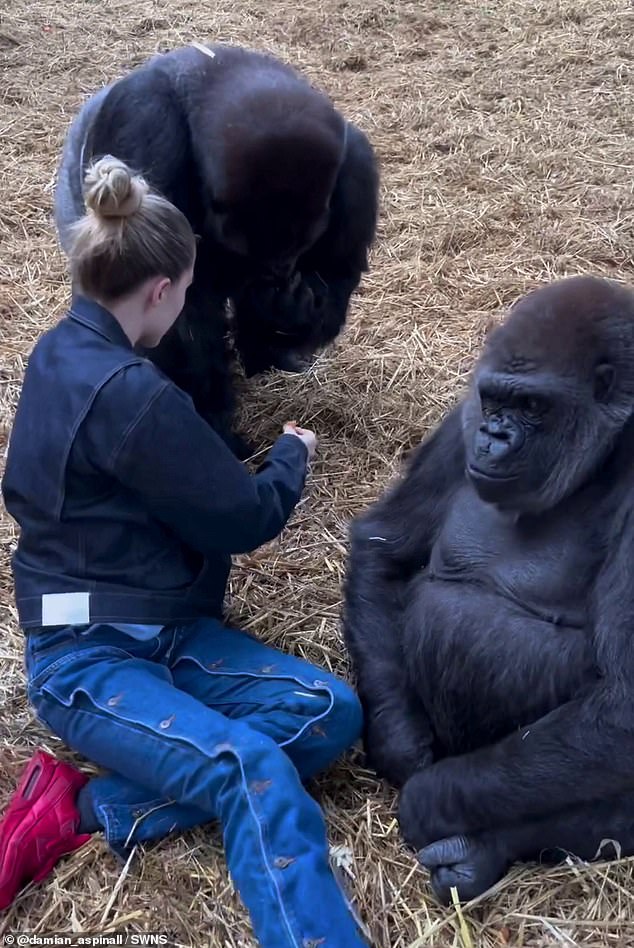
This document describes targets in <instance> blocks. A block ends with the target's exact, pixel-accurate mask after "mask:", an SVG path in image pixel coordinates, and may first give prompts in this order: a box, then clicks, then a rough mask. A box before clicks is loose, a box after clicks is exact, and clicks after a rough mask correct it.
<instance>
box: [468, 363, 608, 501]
mask: <svg viewBox="0 0 634 948" xmlns="http://www.w3.org/2000/svg"><path fill="white" fill-rule="evenodd" d="M591 408H592V406H591V402H590V401H589V399H588V398H584V393H583V391H579V390H576V391H575V390H573V391H567V390H565V389H563V387H562V386H561V384H559V380H558V379H556V378H553V377H551V376H549V374H548V373H545V372H534V373H530V374H529V375H524V374H522V375H509V374H507V373H505V372H501V371H496V370H495V369H489V368H483V369H482V370H481V371H479V372H478V373H477V375H476V378H475V386H474V391H473V394H472V396H471V398H470V399H469V400H468V401H467V403H466V404H465V408H464V413H463V424H464V433H465V447H466V455H467V476H468V477H469V479H470V480H471V482H472V483H473V485H474V487H475V488H476V490H477V492H478V494H479V495H480V497H481V498H482V499H483V500H484V501H487V502H488V503H493V504H496V505H497V506H499V507H501V508H509V509H515V510H531V509H532V510H538V509H542V508H543V507H544V506H549V505H550V504H551V503H552V502H553V501H556V500H557V499H559V496H558V495H559V494H560V492H561V490H560V489H559V490H556V491H555V496H553V490H552V482H553V481H556V482H558V481H559V479H560V469H561V471H565V470H567V469H568V465H569V460H568V455H569V452H570V451H573V450H575V445H574V444H573V442H572V441H571V439H570V437H569V434H570V431H571V423H572V426H573V427H574V424H575V422H574V419H575V417H578V414H579V413H584V414H586V415H588V414H589V413H590V412H591ZM562 454H563V455H564V457H562Z"/></svg>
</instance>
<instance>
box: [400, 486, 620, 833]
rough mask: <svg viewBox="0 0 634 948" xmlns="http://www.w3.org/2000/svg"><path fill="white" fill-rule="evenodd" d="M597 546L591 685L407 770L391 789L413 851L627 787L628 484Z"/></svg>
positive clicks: (584, 802) (517, 822)
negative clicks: (490, 739) (504, 731)
mask: <svg viewBox="0 0 634 948" xmlns="http://www.w3.org/2000/svg"><path fill="white" fill-rule="evenodd" d="M597 516H601V514H600V512H597ZM607 549H608V555H607V557H606V560H605V562H604V565H603V568H602V569H601V571H600V573H599V575H598V577H597V581H596V586H595V589H594V596H593V610H592V612H593V616H592V617H591V621H592V620H593V625H594V643H595V649H596V656H597V665H598V669H599V673H600V677H599V680H598V682H597V684H596V685H591V686H590V687H588V688H586V689H585V690H584V691H583V692H582V693H581V694H579V696H578V697H577V698H575V699H574V700H572V701H569V702H567V703H566V704H564V705H561V706H560V707H559V708H557V709H555V710H554V711H551V712H550V713H549V714H547V715H545V716H544V717H543V718H540V719H539V720H538V721H536V722H535V723H533V724H530V725H528V726H527V727H526V728H523V729H522V730H521V731H517V732H515V733H513V734H512V735H510V736H509V737H506V738H504V739H503V740H501V741H499V742H498V743H497V744H493V745H490V746H489V747H484V748H482V749H479V750H476V751H474V752H471V753H468V754H464V755H461V756H458V757H450V758H447V759H445V760H442V761H439V762H438V763H436V764H434V765H433V766H432V767H430V768H428V769H427V770H426V771H425V772H421V773H418V774H415V775H414V776H413V778H412V779H411V780H410V781H408V783H407V784H406V785H405V787H404V788H403V792H402V794H401V805H400V820H401V829H402V832H403V835H404V836H405V838H406V839H407V840H408V842H410V843H411V844H412V845H414V847H415V848H416V849H420V848H421V847H422V846H426V845H427V844H429V843H432V842H435V841H437V840H440V839H445V838H448V837H451V836H455V835H461V834H471V833H477V832H480V831H486V830H489V829H497V828H501V827H514V826H515V827H521V826H522V825H524V824H526V823H528V821H531V820H536V819H540V818H543V817H548V816H549V815H551V814H554V813H556V812H558V811H561V810H568V809H569V808H572V807H575V806H583V805H587V804H592V803H593V802H596V801H599V800H601V799H605V798H609V797H616V796H617V795H618V794H621V793H624V792H631V791H632V789H633V788H634V710H633V701H632V697H633V692H634V635H633V631H634V583H633V581H632V580H633V578H634V577H633V572H632V550H633V549H634V492H631V491H630V492H629V495H628V496H627V498H626V500H625V501H624V503H623V506H622V508H621V509H620V511H619V512H618V513H617V515H616V517H615V526H614V527H613V529H612V531H611V537H610V540H609V541H608V546H607Z"/></svg>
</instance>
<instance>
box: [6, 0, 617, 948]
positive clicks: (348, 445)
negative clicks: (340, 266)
mask: <svg viewBox="0 0 634 948" xmlns="http://www.w3.org/2000/svg"><path fill="white" fill-rule="evenodd" d="M191 40H198V41H203V42H204V41H209V40H220V41H226V42H238V43H245V44H248V45H250V46H254V47H258V48H263V49H268V50H270V51H273V52H275V53H277V54H278V55H281V56H282V57H284V58H286V59H288V60H290V61H293V62H295V63H296V64H297V65H299V66H300V67H302V68H303V69H305V70H306V72H307V73H308V74H309V75H310V76H311V77H312V78H313V79H314V80H315V81H316V82H317V83H319V84H320V85H321V86H323V87H324V88H325V89H326V90H327V91H328V92H329V93H330V94H331V95H332V97H333V98H334V100H335V102H336V103H337V105H338V106H339V107H340V108H342V109H343V110H344V111H345V113H346V114H347V115H348V116H349V117H350V118H351V119H353V120H354V121H356V122H358V123H359V124H360V125H361V126H362V127H363V128H364V129H365V130H366V131H367V132H368V133H369V135H370V136H371V138H372V140H373V142H374V144H375V146H376V148H377V151H378V153H379V156H380V161H381V168H382V194H381V199H382V209H381V224H380V234H379V238H378V241H377V244H376V247H375V250H374V253H373V257H372V271H371V273H370V274H369V275H368V276H367V277H366V278H365V279H364V281H363V285H362V288H361V290H360V292H359V293H358V294H357V295H356V296H355V298H354V305H353V310H352V313H351V318H350V322H349V326H348V328H347V330H346V332H345V334H344V336H343V337H342V338H341V340H340V341H339V343H338V344H337V345H336V346H335V347H334V348H333V349H332V350H331V351H329V352H328V353H326V354H325V355H323V356H322V357H320V359H319V360H318V361H317V363H316V364H315V366H314V368H313V370H312V371H311V372H310V373H309V374H307V375H306V376H303V377H291V376H284V375H277V376H275V377H273V376H269V377H264V378H260V379H257V380H252V381H250V382H249V383H243V384H242V389H243V394H242V399H243V401H242V404H243V424H244V428H245V430H248V432H249V433H250V434H251V435H252V436H254V437H255V439H256V441H257V443H258V445H259V449H260V450H262V451H263V450H265V449H266V447H267V446H268V445H269V444H270V443H271V441H272V439H273V438H274V437H275V436H276V434H277V432H278V430H279V429H280V427H281V425H282V423H283V422H284V421H285V420H287V419H288V418H297V420H298V422H299V423H300V424H303V425H306V426H309V427H314V428H315V429H316V431H317V432H318V435H319V437H320V453H319V458H318V460H317V462H316V464H315V466H314V471H313V474H312V476H311V478H310V483H309V488H308V492H307V496H306V499H305V501H304V502H303V503H302V505H301V506H300V508H299V510H298V511H297V514H296V516H295V517H294V519H293V522H292V524H291V525H290V526H289V528H288V529H287V530H286V531H285V533H284V535H283V536H282V538H281V539H280V540H279V541H276V542H274V543H273V544H271V545H270V546H269V547H267V548H266V549H264V550H261V551H259V552H257V553H255V554H254V555H252V556H248V557H243V558H242V559H241V561H240V562H239V563H238V565H237V568H236V571H235V574H234V578H233V581H232V590H231V591H232V597H233V599H232V614H233V617H234V618H235V619H236V621H240V622H241V623H242V624H243V625H244V626H245V627H247V628H249V629H251V630H253V631H255V632H257V633H258V634H259V635H261V636H262V637H263V639H265V640H266V641H267V642H270V643H274V644H276V645H278V646H279V647H281V648H284V649H288V650H290V651H292V652H294V653H296V654H299V655H302V656H305V657H306V658H308V659H310V660H312V661H315V662H318V663H323V664H325V665H327V666H328V667H329V668H331V669H333V670H335V671H336V672H338V673H341V674H343V675H347V674H348V668H347V664H346V658H345V654H344V651H343V648H342V644H341V636H340V631H339V627H338V613H339V606H340V596H341V593H340V583H341V579H342V574H343V569H344V557H345V542H346V523H347V521H348V520H349V518H350V516H351V515H353V514H354V513H355V512H357V511H359V510H361V509H362V508H363V507H364V506H365V505H366V504H367V503H369V502H370V501H372V500H373V499H374V498H375V497H376V496H377V494H378V493H379V491H380V490H381V489H382V488H383V487H384V485H385V484H386V483H387V482H388V480H389V478H390V477H392V476H393V475H394V474H395V473H396V472H397V471H398V468H399V464H400V463H401V460H402V458H403V455H404V453H405V452H406V451H407V450H409V449H410V448H411V447H412V446H413V445H414V444H416V443H417V442H418V441H419V440H420V438H421V437H422V436H423V435H424V434H425V433H426V432H427V431H428V430H429V428H430V426H432V425H433V424H435V422H436V421H437V420H438V419H439V418H440V417H441V415H442V414H443V412H444V411H445V410H446V409H447V407H448V406H450V405H451V404H452V403H453V401H454V399H455V398H456V397H457V395H459V393H460V390H461V387H462V386H463V384H464V380H465V377H466V373H467V372H468V371H469V369H470V367H471V365H472V362H473V359H474V356H475V354H476V353H477V350H478V346H479V344H480V341H481V339H482V334H483V332H484V331H485V329H486V326H487V324H488V323H489V321H490V320H492V319H497V318H498V317H499V316H500V315H501V314H502V313H503V311H504V308H505V307H506V306H507V305H508V304H509V303H510V302H511V301H513V300H514V299H516V298H517V297H518V296H519V295H520V294H522V293H524V292H525V291H526V290H528V289H529V288H531V287H533V286H536V285H538V284H539V283H541V282H543V281H545V280H548V279H550V278H552V277H555V276H562V275H566V274H572V273H586V272H592V273H597V274H603V275H609V276H613V277H617V278H620V279H624V280H629V281H632V279H633V276H634V274H633V271H634V195H633V187H632V181H633V180H634V175H633V172H634V157H633V155H634V152H633V149H632V118H633V105H634V99H633V95H632V82H633V76H634V61H633V60H634V10H633V8H632V5H631V3H630V2H629V0H614V2H610V0H576V2H575V3H573V2H559V0H544V2H537V0H488V2H486V0H483V2H473V0H464V2H462V3H459V2H457V0H436V2H434V3H433V4H432V3H429V2H426V0H373V2H372V3H367V2H364V0H321V2H320V3H319V4H311V3H308V2H306V0H296V2H290V0H249V2H246V0H231V2H228V0H216V2H214V3H210V2H205V0H198V2H196V3H194V2H192V0H169V2H158V0H156V2H152V0H136V2H133V0H111V2H110V3H108V4H102V3H97V2H94V0H66V2H65V3H54V2H53V0H29V2H28V3H27V0H4V3H3V4H2V9H1V11H0V68H1V69H2V76H1V78H0V140H1V141H2V148H1V150H0V425H1V427H0V436H1V438H2V445H0V447H1V448H2V451H4V447H5V445H6V439H7V436H8V432H9V430H10V424H11V418H12V412H13V409H14V407H15V403H16V399H17V396H18V392H19V386H20V381H21V376H22V372H23V369H24V362H25V357H26V356H27V355H28V352H29V350H30V348H31V346H32V345H33V343H34V342H35V340H36V338H37V336H38V335H39V333H40V332H42V331H43V330H44V329H45V328H46V327H47V326H49V325H51V323H52V322H54V321H55V320H56V319H57V318H58V317H59V316H60V315H61V314H62V312H63V310H64V306H65V304H66V301H67V299H68V283H67V279H66V276H65V271H64V264H63V260H62V258H61V256H60V254H59V252H58V249H57V245H56V241H55V237H54V233H53V228H52V223H51V201H52V192H51V187H52V183H53V176H54V172H55V165H56V161H57V155H58V151H59V148H60V145H61V141H62V137H63V134H64V132H65V129H66V127H67V124H68V122H69V121H70V118H71V116H72V114H73V112H74V110H75V109H76V108H77V106H78V104H79V103H80V101H81V100H82V98H83V97H84V96H85V95H87V94H89V93H90V92H92V91H94V90H95V89H96V88H97V87H98V86H99V85H100V84H102V83H104V82H106V81H110V80H111V79H112V78H113V77H115V76H117V75H120V74H122V73H123V72H124V71H125V70H127V69H128V68H129V67H131V66H132V65H134V64H137V63H139V62H141V61H142V60H143V59H144V58H145V57H147V56H148V55H149V54H150V53H153V52H154V51H156V50H159V49H160V50H166V49H168V48H170V47H172V46H174V45H178V44H182V43H186V42H189V41H191ZM14 540H15V532H14V528H13V525H12V524H11V522H9V520H8V518H6V516H5V517H4V519H2V521H1V523H0V587H1V593H0V706H1V709H2V712H1V715H0V742H1V750H0V805H3V804H4V801H5V800H6V798H7V796H8V795H9V793H10V791H11V790H12V789H13V787H14V785H15V781H16V778H17V775H18V773H19V771H20V769H21V767H22V766H23V764H24V763H25V762H26V760H27V759H28V757H29V756H30V754H31V753H32V750H33V748H34V747H35V746H38V745H39V746H44V747H45V748H47V749H49V750H51V751H52V752H54V753H60V754H62V755H64V756H66V757H68V758H69V759H73V756H72V755H71V754H70V753H69V752H68V750H67V749H65V748H64V747H62V746H61V745H60V743H59V742H58V741H56V739H54V738H52V737H51V736H50V735H48V734H47V733H46V732H45V731H44V730H43V729H42V728H41V727H40V726H39V725H38V724H37V723H36V722H35V721H34V720H33V717H32V715H31V713H30V711H29V709H28V707H27V705H26V702H25V697H24V688H23V678H22V638H21V635H20V633H19V632H18V630H17V626H16V615H15V610H14V607H13V604H12V592H11V577H10V569H9V557H10V554H11V551H12V548H13V544H14ZM84 766H85V765H84ZM314 792H315V793H316V794H317V796H318V798H319V799H320V801H321V803H322V805H323V807H324V810H325V813H326V817H327V820H328V825H329V832H330V838H331V842H332V845H333V847H336V848H335V850H334V853H335V855H336V856H337V858H338V859H339V862H341V863H342V864H344V865H345V867H347V869H348V872H346V875H347V878H348V879H349V883H350V889H351V893H352V894H353V896H354V898H355V901H356V904H357V906H358V908H359V910H360V912H361V914H362V916H363V918H364V919H365V921H366V922H367V924H368V926H369V928H370V930H371V933H372V940H373V944H374V945H376V946H378V948H414V946H436V948H445V946H463V948H469V946H474V948H476V946H478V948H479V946H482V948H493V946H496V948H499V946H504V945H512V946H526V948H529V946H530V948H537V946H550V945H580V946H581V945H583V946H593V948H595V946H606V948H607V946H610V948H616V946H623V948H624V946H629V945H632V944H634V897H633V886H632V867H633V863H632V861H631V860H625V861H623V862H622V863H620V864H618V865H614V864H612V865H608V864H600V865H594V866H592V867H588V866H584V865H573V864H570V865H567V866H563V867H561V868H558V869H555V870H550V871H544V870H536V869H533V868H522V869H518V870H514V871H513V873H512V874H511V875H510V876H508V877H507V878H506V879H505V880H504V881H503V882H502V884H501V885H500V886H499V890H498V891H497V892H496V893H495V894H494V895H493V896H489V897H488V898H487V899H486V900H484V901H481V902H480V903H479V904H472V905H470V906H466V907H463V908H462V909H451V910H441V909H439V907H438V906H437V905H436V904H435V903H434V901H433V899H432V898H431V895H430V891H429V889H428V885H427V878H426V874H425V873H424V872H423V871H422V870H420V869H418V868H417V867H416V865H415V863H414V861H413V859H412V858H411V856H410V855H409V854H408V853H407V852H406V851H405V850H404V848H403V846H402V844H401V842H400V840H399V834H398V828H397V825H396V821H395V818H394V797H393V794H392V793H391V792H390V791H389V790H388V789H386V788H385V787H383V786H381V785H380V784H379V783H378V782H377V781H376V780H375V779H373V777H372V775H371V774H370V773H368V772H367V771H364V769H363V762H362V760H361V758H360V756H359V755H358V754H355V753H351V754H350V755H349V756H348V757H347V758H346V759H345V760H343V761H342V762H340V763H339V764H338V765H337V766H336V767H334V768H333V769H332V771H331V772H330V773H328V774H327V775H325V776H324V777H323V778H321V779H320V780H319V781H318V782H317V783H316V785H315V787H314ZM322 910H324V911H327V907H326V906H324V907H323V909H322ZM144 929H145V930H150V931H163V932H168V933H169V938H170V943H172V944H174V945H182V946H202V945H212V946H218V948H238V946H240V948H252V946H253V944H254V942H253V939H252V936H251V934H250V927H249V923H248V919H247V917H246V914H245V912H244V910H243V909H242V907H241V905H240V902H239V900H238V899H237V897H236V895H235V893H234V892H233V889H232V886H231V883H230V881H229V879H228V876H227V873H226V870H225V868H224V863H223V858H222V850H221V845H220V837H219V835H218V832H217V831H216V830H215V829H214V828H213V827H212V828H207V829H205V830H198V831H193V832H190V833H188V834H186V835H185V836H183V837H181V838H177V839H170V840H166V841H164V842H162V843H161V844H159V845H157V846H155V847H152V848H150V849H148V850H147V851H145V852H143V853H141V854H138V858H135V860H134V862H133V863H132V864H131V865H129V866H127V867H126V868H125V869H123V870H122V868H121V866H119V865H118V864H117V863H116V862H115V860H114V859H113V857H112V856H111V855H109V853H108V852H107V850H106V848H105V846H104V844H103V843H102V841H101V840H99V839H95V840H94V841H92V842H91V843H90V844H89V845H88V846H86V847H84V848H83V849H82V850H80V851H79V852H78V853H76V854H75V855H74V856H73V857H72V858H71V859H68V860H65V861H64V862H62V863H61V864H60V866H59V867H58V869H57V870H56V872H55V873H54V875H53V876H52V877H51V879H50V880H49V881H48V882H47V883H46V884H44V885H42V886H40V887H39V888H37V889H36V890H33V891H28V892H26V893H25V894H24V895H23V896H22V897H21V898H20V900H19V901H18V903H17V904H16V906H15V907H14V908H13V909H12V910H11V911H10V912H9V913H7V915H6V916H5V917H4V918H3V919H2V920H0V935H1V934H2V932H3V931H7V930H13V931H15V930H22V931H32V932H40V933H42V934H44V933H51V932H62V931H71V930H72V931H92V932H94V931H99V930H110V931H128V932H130V931H142V930H144Z"/></svg>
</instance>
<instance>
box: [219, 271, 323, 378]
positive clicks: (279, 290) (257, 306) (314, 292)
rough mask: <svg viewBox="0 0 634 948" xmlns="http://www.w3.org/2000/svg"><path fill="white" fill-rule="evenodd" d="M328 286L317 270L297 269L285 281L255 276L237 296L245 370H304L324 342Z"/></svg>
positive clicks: (238, 325)
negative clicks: (306, 273)
mask: <svg viewBox="0 0 634 948" xmlns="http://www.w3.org/2000/svg"><path fill="white" fill-rule="evenodd" d="M320 288H321V292H320ZM326 290H327V287H326V285H325V284H323V281H320V280H319V279H318V278H317V276H316V275H315V274H309V275H307V276H304V275H302V274H300V273H298V272H297V273H295V274H294V275H293V276H292V277H291V278H290V279H289V280H286V281H279V280H278V281H272V280H270V279H266V280H257V281H254V282H252V283H250V284H249V286H248V287H247V288H245V290H244V291H243V292H242V293H241V294H240V295H239V296H238V297H236V300H235V304H236V316H237V345H238V349H239V350H240V354H241V356H242V361H243V364H244V369H245V372H246V374H247V376H251V375H255V374H257V373H259V372H263V371H266V370H267V369H271V368H274V369H281V370H282V371H285V372H303V371H305V370H306V368H307V367H308V365H309V364H310V362H311V361H312V359H313V357H314V354H315V352H316V350H317V349H318V348H319V346H320V342H321V336H322V320H323V314H324V312H325V300H326V296H325V292H326Z"/></svg>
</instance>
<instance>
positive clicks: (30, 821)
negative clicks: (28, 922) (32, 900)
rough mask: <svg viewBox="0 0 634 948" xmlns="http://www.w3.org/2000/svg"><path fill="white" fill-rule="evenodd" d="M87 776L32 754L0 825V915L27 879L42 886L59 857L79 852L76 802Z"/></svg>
mask: <svg viewBox="0 0 634 948" xmlns="http://www.w3.org/2000/svg"><path fill="white" fill-rule="evenodd" d="M87 782H88V777H87V776H86V775H85V774H82V773H81V772H80V771H79V770H76V769H75V767H71V765H70V764H66V763H64V762H63V761H61V760H56V759H55V758H54V757H51V755H50V754H45V753H44V751H36V753H35V754H34V755H33V757H32V759H31V760H30V761H29V763H28V765H27V768H26V770H25V771H24V773H23V774H22V779H21V780H20V783H19V785H18V789H17V790H16V791H15V793H14V794H13V796H12V797H11V800H10V801H9V806H8V807H7V810H6V812H5V814H4V817H3V819H2V822H0V911H2V910H3V909H5V908H7V907H8V906H9V905H11V903H12V902H13V899H14V898H15V896H16V894H17V893H18V891H19V890H20V889H21V888H22V887H23V886H24V885H25V884H26V883H27V882H30V881H33V882H41V881H42V879H44V878H45V877H46V876H47V875H48V874H49V872H51V870H52V869H53V867H54V866H55V864H56V863H57V862H58V860H59V859H60V857H61V856H64V855H65V854H66V853H70V852H73V850H75V849H79V847H80V846H83V845H84V843H86V842H87V841H88V840H89V839H90V834H85V835H78V834H77V828H78V826H79V812H78V810H77V808H76V806H75V800H76V799H77V794H78V793H79V790H80V789H81V787H83V786H84V784H86V783H87Z"/></svg>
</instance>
